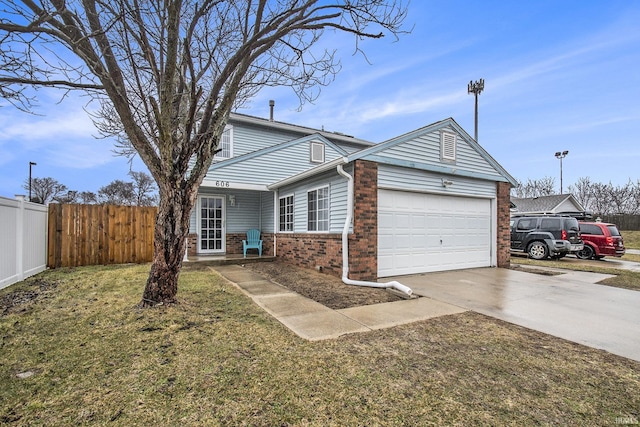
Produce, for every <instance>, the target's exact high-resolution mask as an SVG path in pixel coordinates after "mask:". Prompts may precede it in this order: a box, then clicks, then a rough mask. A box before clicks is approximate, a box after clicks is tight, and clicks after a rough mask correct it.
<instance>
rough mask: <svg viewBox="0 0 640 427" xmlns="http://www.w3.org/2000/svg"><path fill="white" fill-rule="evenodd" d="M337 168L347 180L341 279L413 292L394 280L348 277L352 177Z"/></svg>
mask: <svg viewBox="0 0 640 427" xmlns="http://www.w3.org/2000/svg"><path fill="white" fill-rule="evenodd" d="M337 170H338V173H339V174H340V175H342V176H343V177H345V178H346V179H347V181H348V189H347V219H346V220H345V221H344V228H343V229H342V281H343V282H344V283H345V284H347V285H355V286H369V287H373V288H392V289H395V290H397V291H400V292H402V293H403V294H406V295H411V294H413V291H412V290H411V288H409V287H408V286H405V285H403V284H402V283H399V282H396V281H395V280H394V281H391V282H387V283H378V282H365V281H361V280H351V279H349V225H351V221H352V220H353V177H352V176H351V175H349V174H348V173H346V172H345V171H344V169H343V168H342V165H338V166H337Z"/></svg>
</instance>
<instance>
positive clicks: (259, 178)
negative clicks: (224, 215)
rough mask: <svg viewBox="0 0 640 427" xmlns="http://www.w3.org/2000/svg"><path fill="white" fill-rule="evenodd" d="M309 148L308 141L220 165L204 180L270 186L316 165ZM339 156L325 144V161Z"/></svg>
mask: <svg viewBox="0 0 640 427" xmlns="http://www.w3.org/2000/svg"><path fill="white" fill-rule="evenodd" d="M314 140H315V139H314ZM310 149H311V141H309V140H302V141H300V142H299V143H292V144H284V146H283V147H282V148H279V147H273V149H269V150H265V151H264V153H255V156H249V157H248V158H247V159H246V160H242V161H231V162H228V163H229V164H228V165H225V163H224V162H221V163H220V164H219V165H217V166H216V167H215V168H213V169H212V170H210V171H209V172H208V173H207V177H206V179H207V180H223V181H229V182H230V185H231V186H232V187H233V186H234V184H263V185H267V184H272V183H274V182H278V181H280V180H282V179H285V178H288V177H290V176H292V175H296V174H298V173H301V172H304V171H305V170H308V169H311V168H314V167H316V166H318V163H312V162H311V161H310ZM340 156H342V153H340V152H338V151H337V150H336V149H334V148H333V147H332V146H331V145H329V144H325V162H329V161H331V160H333V159H335V158H338V157H340Z"/></svg>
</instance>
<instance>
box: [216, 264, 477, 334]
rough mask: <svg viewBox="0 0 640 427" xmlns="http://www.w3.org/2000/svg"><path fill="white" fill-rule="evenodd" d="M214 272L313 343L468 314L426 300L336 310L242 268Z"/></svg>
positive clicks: (224, 267)
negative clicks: (440, 317)
mask: <svg viewBox="0 0 640 427" xmlns="http://www.w3.org/2000/svg"><path fill="white" fill-rule="evenodd" d="M214 270H215V271H217V272H218V273H220V275H222V276H223V277H224V278H226V279H227V280H228V281H230V282H232V283H234V284H235V285H236V286H238V287H239V288H240V289H241V290H242V291H243V292H244V293H245V294H246V295H248V296H249V297H251V299H253V301H254V302H255V303H256V304H258V306H260V307H261V308H263V309H264V310H265V311H266V312H267V313H269V314H270V315H272V316H273V317H275V318H276V319H277V320H278V321H279V322H281V323H282V324H283V325H285V326H286V327H287V328H289V329H290V330H291V331H293V332H294V333H295V334H296V335H298V336H299V337H301V338H304V339H306V340H309V341H319V340H324V339H330V338H337V337H339V336H341V335H345V334H352V333H356V332H367V331H372V330H376V329H383V328H390V327H392V326H396V325H402V324H405V323H412V322H417V321H419V320H426V319H431V318H433V317H438V316H444V315H447V314H455V313H462V312H464V311H467V310H465V309H462V308H460V307H456V306H455V305H451V304H447V303H444V302H440V301H436V300H434V299H431V298H424V297H423V298H415V299H410V300H406V301H397V302H389V303H384V304H375V305H367V306H361V307H352V308H345V309H341V310H332V309H330V308H328V307H325V306H324V305H322V304H320V303H317V302H315V301H312V300H310V299H308V298H305V297H303V296H302V295H299V294H297V293H295V292H292V291H290V290H289V289H287V288H285V287H284V286H280V285H278V284H276V283H273V282H271V281H269V280H266V279H265V278H263V277H262V276H260V275H259V274H257V273H254V272H253V271H251V270H248V269H245V268H243V267H241V266H239V265H225V266H217V267H215V268H214Z"/></svg>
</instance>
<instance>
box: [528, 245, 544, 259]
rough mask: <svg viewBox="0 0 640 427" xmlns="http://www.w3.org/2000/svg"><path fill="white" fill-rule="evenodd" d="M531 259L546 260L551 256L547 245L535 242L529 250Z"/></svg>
mask: <svg viewBox="0 0 640 427" xmlns="http://www.w3.org/2000/svg"><path fill="white" fill-rule="evenodd" d="M527 252H528V253H529V257H530V258H533V259H545V258H546V257H547V255H549V251H548V250H547V245H545V244H544V243H542V242H533V243H532V244H530V245H529V249H528V250H527Z"/></svg>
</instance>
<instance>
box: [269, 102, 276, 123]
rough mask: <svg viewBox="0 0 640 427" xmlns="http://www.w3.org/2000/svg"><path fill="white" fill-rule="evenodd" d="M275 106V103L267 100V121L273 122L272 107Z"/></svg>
mask: <svg viewBox="0 0 640 427" xmlns="http://www.w3.org/2000/svg"><path fill="white" fill-rule="evenodd" d="M275 105H276V101H274V100H273V99H270V100H269V121H270V122H272V121H273V107H274V106H275Z"/></svg>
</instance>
